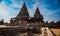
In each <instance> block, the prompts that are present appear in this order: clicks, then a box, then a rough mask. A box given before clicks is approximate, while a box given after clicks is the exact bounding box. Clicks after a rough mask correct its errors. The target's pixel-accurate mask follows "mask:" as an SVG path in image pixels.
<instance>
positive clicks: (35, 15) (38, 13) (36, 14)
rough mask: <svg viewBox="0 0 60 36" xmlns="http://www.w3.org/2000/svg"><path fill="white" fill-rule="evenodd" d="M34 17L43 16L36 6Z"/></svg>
mask: <svg viewBox="0 0 60 36" xmlns="http://www.w3.org/2000/svg"><path fill="white" fill-rule="evenodd" d="M34 18H43V16H42V15H41V13H40V11H39V8H38V7H37V8H36V11H35V14H34Z"/></svg>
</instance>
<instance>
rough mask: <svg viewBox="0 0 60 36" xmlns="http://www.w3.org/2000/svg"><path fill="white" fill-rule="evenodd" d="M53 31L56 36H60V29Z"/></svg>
mask: <svg viewBox="0 0 60 36" xmlns="http://www.w3.org/2000/svg"><path fill="white" fill-rule="evenodd" d="M51 30H52V32H53V33H54V34H56V36H60V29H52V28H51Z"/></svg>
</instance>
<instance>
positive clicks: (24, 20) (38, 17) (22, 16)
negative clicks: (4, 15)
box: [10, 3, 44, 26]
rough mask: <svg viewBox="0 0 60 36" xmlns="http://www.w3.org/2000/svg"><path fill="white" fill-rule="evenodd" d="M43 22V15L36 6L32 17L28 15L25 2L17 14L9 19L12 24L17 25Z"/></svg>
mask: <svg viewBox="0 0 60 36" xmlns="http://www.w3.org/2000/svg"><path fill="white" fill-rule="evenodd" d="M43 22H44V21H43V16H42V14H41V13H40V11H39V8H38V7H37V8H36V10H35V13H34V17H30V16H29V13H28V9H27V7H26V4H25V3H24V4H23V6H22V8H21V10H20V12H19V14H18V15H17V16H16V17H14V18H11V20H10V23H11V24H12V25H18V26H27V25H42V24H41V23H43Z"/></svg>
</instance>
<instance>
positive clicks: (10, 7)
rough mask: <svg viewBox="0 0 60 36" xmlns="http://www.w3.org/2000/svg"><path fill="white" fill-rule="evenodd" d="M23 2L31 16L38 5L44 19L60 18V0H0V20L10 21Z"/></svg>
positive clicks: (53, 19)
mask: <svg viewBox="0 0 60 36" xmlns="http://www.w3.org/2000/svg"><path fill="white" fill-rule="evenodd" d="M24 2H25V3H26V6H27V9H28V12H29V15H30V16H31V17H33V16H34V13H35V10H36V8H37V7H38V8H39V11H40V13H41V14H42V15H43V17H44V21H48V22H51V21H54V22H56V21H59V20H60V0H0V20H1V19H4V21H5V22H10V19H11V18H13V17H16V16H17V14H18V13H19V11H20V9H21V8H22V5H23V3H24Z"/></svg>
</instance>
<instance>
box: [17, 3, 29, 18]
mask: <svg viewBox="0 0 60 36" xmlns="http://www.w3.org/2000/svg"><path fill="white" fill-rule="evenodd" d="M23 17H29V13H28V9H27V7H26V4H25V2H24V4H23V6H22V8H21V10H20V12H19V14H18V15H17V18H23Z"/></svg>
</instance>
